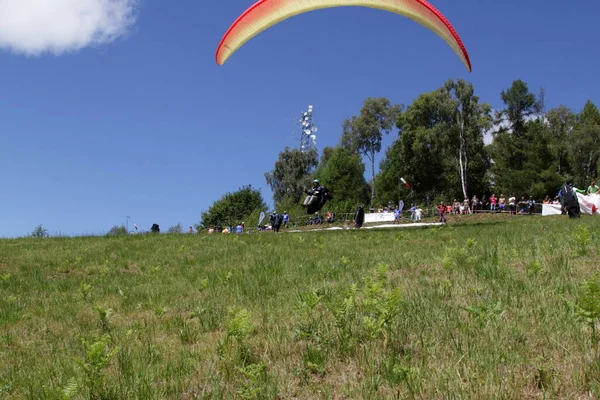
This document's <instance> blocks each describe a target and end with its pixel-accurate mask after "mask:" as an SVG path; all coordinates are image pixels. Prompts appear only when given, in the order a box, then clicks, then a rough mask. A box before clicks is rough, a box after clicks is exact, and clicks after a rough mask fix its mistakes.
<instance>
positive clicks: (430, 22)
mask: <svg viewBox="0 0 600 400" xmlns="http://www.w3.org/2000/svg"><path fill="white" fill-rule="evenodd" d="M346 6H355V7H369V8H376V9H380V10H385V11H389V12H392V13H395V14H399V15H403V16H405V17H407V18H410V19H412V20H414V21H416V22H418V23H419V24H421V25H423V26H425V27H427V28H428V29H430V30H431V31H433V32H435V33H436V34H437V35H438V36H440V37H441V38H442V39H443V40H444V41H446V43H448V45H449V46H450V47H451V48H452V49H453V50H454V52H455V53H456V54H457V55H458V56H459V58H460V59H461V61H462V62H463V63H464V64H465V66H466V67H467V69H468V70H469V72H470V71H471V61H470V60H469V55H468V53H467V50H466V49H465V46H464V45H463V43H462V40H461V39H460V37H459V36H458V34H457V33H456V31H455V30H454V28H453V27H452V25H451V24H450V22H448V20H447V19H446V18H445V17H444V16H443V15H442V13H440V12H439V11H438V10H436V9H435V8H434V7H433V6H432V5H431V4H429V3H428V2H427V1H426V0H259V1H258V2H256V3H255V4H254V5H253V6H252V7H250V8H249V9H248V10H246V11H245V12H244V13H243V14H242V15H241V16H240V17H239V18H238V19H237V20H236V21H235V22H234V23H233V24H232V25H231V27H230V28H229V29H228V30H227V32H226V33H225V35H224V36H223V39H221V43H219V47H218V48H217V55H216V58H217V64H219V65H222V64H223V63H225V61H226V60H227V59H228V58H229V57H230V56H231V55H232V54H233V53H234V52H235V51H236V50H238V49H239V48H240V47H242V46H243V45H244V43H246V42H247V41H248V40H250V39H251V38H253V37H254V36H256V35H258V34H259V33H260V32H262V31H264V30H265V29H268V28H270V27H271V26H273V25H275V24H277V23H279V22H281V21H283V20H285V19H287V18H290V17H293V16H295V15H298V14H302V13H305V12H308V11H313V10H318V9H322V8H332V7H346Z"/></svg>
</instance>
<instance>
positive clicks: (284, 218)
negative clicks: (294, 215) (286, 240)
mask: <svg viewBox="0 0 600 400" xmlns="http://www.w3.org/2000/svg"><path fill="white" fill-rule="evenodd" d="M289 220H290V215H289V214H288V213H287V211H284V212H283V227H284V228H285V229H287V227H288V222H289Z"/></svg>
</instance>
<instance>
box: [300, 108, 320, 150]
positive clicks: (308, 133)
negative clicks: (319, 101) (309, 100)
mask: <svg viewBox="0 0 600 400" xmlns="http://www.w3.org/2000/svg"><path fill="white" fill-rule="evenodd" d="M312 116H313V106H312V105H309V106H308V110H307V111H303V112H302V115H301V117H300V130H301V133H300V150H301V151H303V152H304V151H309V150H311V149H315V150H316V148H317V143H316V140H317V135H315V133H316V132H317V127H316V126H315V125H314V124H313V120H312Z"/></svg>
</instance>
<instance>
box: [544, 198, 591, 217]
mask: <svg viewBox="0 0 600 400" xmlns="http://www.w3.org/2000/svg"><path fill="white" fill-rule="evenodd" d="M577 200H579V208H581V213H582V214H587V215H598V210H599V209H600V195H599V194H590V195H589V196H586V195H585V194H581V193H577ZM560 207H561V206H560V204H542V215H544V216H545V215H560V214H561V211H560Z"/></svg>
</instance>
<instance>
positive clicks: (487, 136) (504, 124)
mask: <svg viewBox="0 0 600 400" xmlns="http://www.w3.org/2000/svg"><path fill="white" fill-rule="evenodd" d="M496 111H497V110H492V115H495V113H496ZM537 119H540V116H539V115H530V116H527V117H525V121H535V120H537ZM544 122H548V119H547V118H546V117H544ZM500 129H506V130H507V131H508V132H512V129H510V121H509V120H508V118H506V116H504V117H503V118H502V120H501V121H500V122H499V123H497V124H493V125H492V127H491V128H490V129H489V130H488V131H486V132H484V133H483V143H485V144H491V143H492V142H493V141H494V136H493V133H495V132H498V131H499V130H500Z"/></svg>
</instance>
